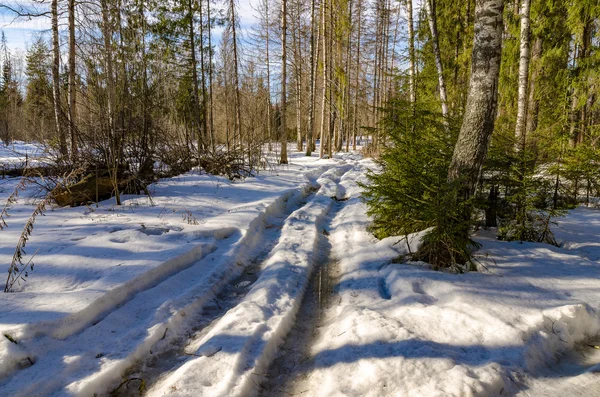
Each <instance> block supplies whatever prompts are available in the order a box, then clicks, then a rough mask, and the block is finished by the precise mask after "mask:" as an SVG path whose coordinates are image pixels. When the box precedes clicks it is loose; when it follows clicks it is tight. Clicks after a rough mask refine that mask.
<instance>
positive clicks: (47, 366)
mask: <svg viewBox="0 0 600 397" xmlns="http://www.w3.org/2000/svg"><path fill="white" fill-rule="evenodd" d="M310 193H311V188H310V186H309V185H305V186H303V187H302V188H301V189H294V190H290V191H287V192H285V193H284V194H283V195H282V196H281V197H279V198H278V199H277V200H275V202H273V203H271V204H270V205H268V206H267V207H266V208H265V209H264V210H263V211H262V212H261V213H260V214H259V215H258V216H257V217H256V218H255V219H254V220H253V221H252V222H251V223H250V225H249V229H248V231H247V232H246V233H245V234H244V235H243V236H242V237H241V238H238V239H237V241H235V240H234V241H230V240H231V239H232V238H234V237H237V236H236V235H237V234H238V233H239V232H238V233H235V234H233V233H232V235H231V236H230V237H229V239H228V238H225V239H224V240H222V241H220V242H218V241H215V242H213V243H212V244H213V245H215V248H214V249H213V250H212V251H211V252H212V253H210V254H208V255H206V256H205V257H204V258H203V259H202V260H200V261H197V262H195V263H192V264H191V265H190V266H187V267H185V268H184V269H181V270H180V271H178V272H175V273H174V274H167V275H166V277H165V279H164V280H162V281H159V280H158V279H156V280H155V281H156V283H155V285H154V286H151V287H149V288H147V289H145V290H143V289H142V290H133V291H129V294H130V295H127V298H129V299H127V300H126V301H123V299H121V298H119V297H118V298H119V299H121V300H120V303H117V304H115V305H114V306H113V307H112V310H109V312H108V313H107V314H106V315H103V316H102V319H101V320H99V321H97V322H95V323H94V324H85V325H83V326H82V322H80V323H78V327H76V328H81V329H80V330H78V331H76V333H74V334H70V336H69V335H67V337H66V338H65V339H62V340H57V339H53V338H51V337H49V336H42V337H37V338H34V339H30V340H22V341H20V343H19V344H20V348H23V347H24V348H25V349H26V350H27V351H28V353H29V356H30V357H31V358H32V359H33V361H34V364H33V365H32V366H30V367H28V368H25V369H22V370H21V371H19V372H17V373H15V374H13V375H12V376H11V377H10V378H8V379H5V380H4V381H2V382H0V390H2V395H11V396H29V395H36V396H48V395H53V396H54V395H59V396H60V395H93V394H96V393H97V392H102V391H103V390H107V389H110V388H111V387H113V385H114V384H115V383H117V384H118V380H119V378H120V377H121V374H122V373H123V372H124V371H125V370H126V369H127V368H129V367H130V366H131V365H132V364H133V363H134V362H136V361H138V360H140V359H141V358H142V357H145V356H146V355H147V354H149V353H150V352H151V351H152V349H153V348H154V346H155V345H156V344H157V343H158V342H160V341H167V342H168V341H172V340H175V339H177V338H179V337H181V336H180V335H179V333H180V332H181V330H183V329H185V328H186V324H187V323H188V321H187V319H186V316H188V314H193V313H197V312H198V311H200V310H201V309H202V307H203V306H205V305H206V304H208V303H209V302H211V299H212V298H213V297H214V296H215V293H217V292H218V291H219V290H220V289H221V288H222V287H224V286H226V285H227V284H228V282H229V281H230V280H232V279H234V278H235V277H237V276H238V275H239V274H240V273H241V271H242V270H243V268H244V267H245V266H246V265H247V264H248V263H249V262H250V260H251V259H252V258H255V257H257V256H259V255H260V253H261V252H262V248H263V246H262V243H263V236H264V234H265V230H266V229H267V228H268V226H269V223H270V222H271V218H273V217H277V216H283V217H284V218H285V216H287V215H288V214H289V213H291V212H292V211H294V210H295V209H296V208H298V206H299V205H301V200H302V199H303V198H304V197H306V196H307V195H308V194H310ZM271 223H272V222H271ZM152 283H154V282H152ZM152 283H150V284H152ZM109 294H110V292H109V293H108V294H107V295H109ZM107 298H108V299H109V298H110V297H107ZM119 299H117V300H119ZM91 311H93V309H92V310H91ZM192 317H193V316H192ZM155 351H156V349H155Z"/></svg>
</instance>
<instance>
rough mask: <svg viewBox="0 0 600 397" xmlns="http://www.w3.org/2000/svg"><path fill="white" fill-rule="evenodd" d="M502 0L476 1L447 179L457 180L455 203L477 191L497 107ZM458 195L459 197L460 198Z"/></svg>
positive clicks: (466, 198)
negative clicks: (461, 115) (466, 87)
mask: <svg viewBox="0 0 600 397" xmlns="http://www.w3.org/2000/svg"><path fill="white" fill-rule="evenodd" d="M503 7H504V0H477V2H476V7H475V36H474V40H473V57H472V66H471V67H472V72H471V78H470V82H469V95H468V98H467V106H466V109H465V115H464V119H463V123H462V126H461V129H460V134H459V136H458V141H457V143H456V146H455V148H454V154H453V156H452V161H451V163H450V167H449V171H448V180H449V181H455V180H458V179H460V180H461V185H462V189H461V194H460V195H459V197H458V200H459V201H461V200H468V199H469V198H471V197H472V196H473V195H474V194H475V191H476V189H477V184H478V182H479V178H480V174H481V169H482V166H483V163H484V161H485V158H486V155H487V151H488V146H489V142H490V137H491V135H492V131H493V130H494V121H495V119H496V111H497V104H498V76H499V73H500V60H501V52H502V27H503V20H502V11H503ZM461 196H462V197H461Z"/></svg>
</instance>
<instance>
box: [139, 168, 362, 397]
mask: <svg viewBox="0 0 600 397" xmlns="http://www.w3.org/2000/svg"><path fill="white" fill-rule="evenodd" d="M352 168H353V166H352V165H345V166H342V167H337V168H335V169H330V170H328V171H327V172H325V173H324V174H323V175H321V177H320V178H319V179H318V183H319V184H320V188H319V191H318V192H317V194H316V195H315V196H314V197H313V198H312V199H311V200H309V201H308V203H307V204H306V205H304V206H303V207H301V208H300V209H298V210H297V211H295V212H294V213H292V214H291V215H290V216H289V217H288V218H287V219H286V220H285V222H284V225H283V230H282V233H281V236H280V238H279V240H278V242H277V245H276V246H275V247H274V248H273V250H272V252H271V254H270V255H269V257H268V258H267V259H266V260H265V262H264V263H263V264H261V265H260V274H259V275H258V278H257V280H256V281H255V282H253V283H252V282H251V284H249V285H248V287H250V288H249V290H247V292H245V295H244V296H243V297H241V299H240V300H239V303H238V304H237V305H235V306H234V307H233V308H232V309H230V310H228V311H227V313H223V315H222V316H221V317H218V319H217V320H215V321H213V323H212V324H211V325H210V326H209V327H207V328H206V329H204V330H203V331H202V332H201V333H199V334H198V337H197V338H196V339H195V340H192V341H191V342H190V343H189V344H188V346H187V348H186V351H187V352H188V354H193V357H190V356H188V357H185V356H184V357H182V359H183V361H180V362H179V363H178V365H177V368H175V369H173V370H171V371H170V372H167V373H166V376H164V377H163V378H162V379H160V380H159V381H158V382H157V383H156V385H154V387H152V388H151V389H150V391H149V393H148V394H149V395H150V396H155V395H156V396H162V395H165V394H167V395H189V396H211V397H217V396H249V395H254V394H256V393H257V392H258V387H257V385H258V384H259V383H260V382H261V381H262V380H263V378H264V372H265V371H267V369H268V366H269V364H270V363H271V361H272V359H273V358H274V356H275V354H276V352H277V348H278V347H279V346H280V345H281V343H282V342H283V338H284V337H285V335H286V334H287V333H288V331H289V330H290V328H291V327H292V326H293V323H294V319H295V317H296V314H297V312H298V309H299V307H300V303H301V301H302V299H303V296H304V292H305V291H306V290H307V285H308V283H309V278H310V276H311V273H312V270H313V269H314V267H315V264H316V263H317V262H318V261H319V260H321V259H322V258H321V257H322V256H323V255H319V251H321V250H322V244H323V240H324V237H323V235H322V232H323V228H322V226H323V225H324V224H325V223H326V218H327V216H328V214H329V213H330V211H331V209H332V207H333V202H334V200H333V198H335V197H336V196H337V194H338V193H340V185H339V181H340V179H341V177H342V176H343V175H344V174H345V173H346V172H348V171H349V170H350V169H352ZM225 310H226V308H221V310H220V312H224V311H225ZM131 375H132V376H134V375H136V374H131Z"/></svg>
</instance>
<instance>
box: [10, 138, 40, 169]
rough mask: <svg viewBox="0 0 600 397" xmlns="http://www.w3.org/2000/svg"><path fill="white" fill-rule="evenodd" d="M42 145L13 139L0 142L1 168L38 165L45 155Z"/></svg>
mask: <svg viewBox="0 0 600 397" xmlns="http://www.w3.org/2000/svg"><path fill="white" fill-rule="evenodd" d="M45 154H46V153H45V149H44V147H43V146H41V145H39V144H36V143H27V142H21V141H13V142H11V143H10V144H9V145H5V144H4V143H0V167H1V168H3V169H10V168H18V167H25V166H26V165H27V166H32V165H39V164H40V161H41V160H42V159H41V157H44V155H45Z"/></svg>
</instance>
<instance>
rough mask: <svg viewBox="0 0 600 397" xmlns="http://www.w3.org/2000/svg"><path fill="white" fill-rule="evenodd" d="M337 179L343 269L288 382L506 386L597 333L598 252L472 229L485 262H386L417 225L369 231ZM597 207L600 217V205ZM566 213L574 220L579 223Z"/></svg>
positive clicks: (349, 386)
mask: <svg viewBox="0 0 600 397" xmlns="http://www.w3.org/2000/svg"><path fill="white" fill-rule="evenodd" d="M363 164H364V165H365V166H368V165H369V163H368V162H364V163H363ZM362 171H363V170H360V169H356V172H357V173H362ZM344 178H348V179H347V180H348V184H347V186H346V187H345V190H346V192H347V194H348V197H349V200H348V202H347V204H346V205H345V206H344V208H343V209H342V210H341V211H340V212H339V213H338V214H337V215H336V217H335V219H334V220H333V223H332V229H331V236H330V239H331V242H332V246H333V256H334V257H335V258H336V259H337V260H339V273H340V274H341V277H340V279H339V282H338V284H337V286H336V288H335V292H334V294H335V296H336V299H334V304H333V306H332V307H330V308H329V309H328V310H327V312H326V314H325V317H324V320H323V323H324V326H323V327H322V328H321V329H320V330H319V333H318V338H317V340H316V342H315V343H314V345H313V347H312V351H311V357H312V358H311V360H310V363H306V364H304V365H303V366H302V367H303V368H301V369H298V372H299V373H298V374H297V376H296V380H295V382H293V384H291V385H287V386H286V387H287V389H286V390H285V393H288V392H289V393H291V394H294V393H300V392H303V393H304V394H303V395H309V396H321V395H323V396H373V397H375V396H415V397H417V396H419V397H423V396H440V397H441V396H444V397H446V396H457V397H458V396H460V397H464V396H494V395H506V394H508V393H513V392H516V391H517V390H518V388H519V387H523V386H524V385H526V384H528V382H529V379H530V378H531V377H535V376H536V374H537V373H538V372H539V371H540V370H541V369H543V368H545V367H546V366H548V365H552V364H553V363H555V362H556V361H557V360H558V359H559V358H560V357H561V355H562V354H564V353H565V352H568V351H570V350H572V349H573V348H575V347H576V346H578V345H580V344H581V343H583V342H585V341H587V340H589V339H590V338H593V337H594V336H596V335H598V334H599V333H600V321H599V318H600V316H599V315H598V309H599V307H600V299H599V298H600V264H599V263H598V262H593V261H590V260H589V259H587V258H585V257H581V256H578V255H575V252H572V251H571V252H570V251H568V250H561V249H557V248H554V247H551V246H547V245H542V244H519V243H506V242H500V241H497V240H495V239H494V238H493V236H491V235H488V234H481V235H480V236H479V237H478V241H479V242H480V243H482V244H483V248H482V250H481V251H480V253H479V254H478V255H479V259H480V260H481V262H482V263H483V264H484V265H485V266H486V268H487V269H488V270H489V271H486V270H485V269H483V268H482V272H479V273H469V274H464V275H455V274H449V273H443V272H434V271H432V270H430V269H429V268H428V267H427V266H423V264H419V263H414V264H399V263H394V262H395V259H396V258H397V257H398V256H399V255H401V254H405V253H407V252H408V246H407V244H408V243H410V245H411V250H415V249H416V248H417V246H418V243H419V235H413V236H411V237H410V238H409V241H408V242H407V241H405V240H403V239H401V238H388V239H385V240H383V241H377V240H376V239H375V238H374V237H373V236H372V235H371V234H369V233H368V232H367V226H368V223H369V219H368V217H367V216H366V214H365V208H364V204H363V203H362V202H361V201H360V200H359V199H358V197H357V195H358V193H359V191H360V190H359V189H357V187H356V185H355V184H354V181H353V180H352V179H353V178H351V175H350V173H348V174H346V175H345V176H344ZM342 185H343V183H342ZM576 216H578V215H576ZM594 217H599V218H594V219H599V220H600V213H598V212H596V213H595V214H594ZM567 224H568V225H571V229H573V228H574V229H576V230H577V231H578V232H579V231H581V227H582V226H581V224H578V222H576V223H574V224H571V223H568V222H567ZM587 224H588V225H589V224H590V223H589V222H588V223H587ZM577 225H578V226H577ZM597 231H600V228H598V230H596V229H594V230H593V231H588V230H586V234H587V236H585V237H584V235H583V234H577V235H578V236H579V240H582V241H580V242H579V243H578V244H577V246H576V247H575V248H577V250H578V251H577V252H581V250H582V249H583V248H582V247H585V249H587V250H588V251H589V250H590V245H589V243H590V242H593V236H595V233H596V232H597ZM561 233H562V234H561ZM561 233H558V235H559V236H561V238H563V239H564V240H571V241H573V237H574V235H573V234H572V230H571V233H570V231H569V229H568V228H567V227H566V226H565V227H563V229H562V232H561ZM588 236H590V237H592V238H591V239H590V238H589V237H588ZM575 240H577V239H575ZM593 244H595V243H593ZM594 246H595V245H594ZM588 253H589V252H588ZM492 258H493V259H492ZM599 258H600V256H599Z"/></svg>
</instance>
